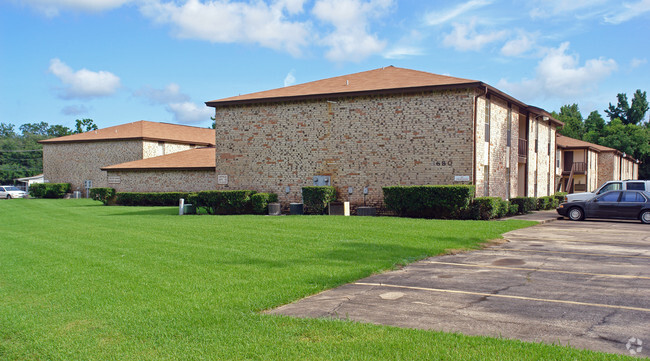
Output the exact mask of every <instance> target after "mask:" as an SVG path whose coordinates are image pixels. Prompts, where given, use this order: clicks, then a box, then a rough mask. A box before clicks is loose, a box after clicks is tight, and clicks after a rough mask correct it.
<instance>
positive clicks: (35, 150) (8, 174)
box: [0, 119, 97, 184]
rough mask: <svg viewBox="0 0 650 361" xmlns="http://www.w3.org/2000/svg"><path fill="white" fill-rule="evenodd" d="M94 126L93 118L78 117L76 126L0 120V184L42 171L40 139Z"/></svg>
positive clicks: (72, 132) (84, 130) (95, 127)
mask: <svg viewBox="0 0 650 361" xmlns="http://www.w3.org/2000/svg"><path fill="white" fill-rule="evenodd" d="M95 129H97V125H95V122H94V121H93V120H92V119H77V120H76V124H75V128H74V129H70V128H68V127H66V126H63V125H59V124H53V125H50V124H48V123H46V122H40V123H26V124H23V125H21V126H20V127H18V131H16V126H15V125H13V124H10V123H0V184H13V183H14V179H16V178H23V177H30V176H34V175H37V174H40V173H42V172H43V146H42V145H41V144H39V143H38V141H39V140H43V139H49V138H57V137H62V136H65V135H70V134H76V133H83V132H88V131H91V130H95Z"/></svg>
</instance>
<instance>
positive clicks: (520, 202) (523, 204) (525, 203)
mask: <svg viewBox="0 0 650 361" xmlns="http://www.w3.org/2000/svg"><path fill="white" fill-rule="evenodd" d="M510 203H511V204H516V205H517V208H518V212H519V214H527V213H530V212H531V211H534V210H537V198H533V197H514V198H511V199H510Z"/></svg>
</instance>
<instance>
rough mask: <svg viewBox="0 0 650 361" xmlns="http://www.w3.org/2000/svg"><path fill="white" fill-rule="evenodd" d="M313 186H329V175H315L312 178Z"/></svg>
mask: <svg viewBox="0 0 650 361" xmlns="http://www.w3.org/2000/svg"><path fill="white" fill-rule="evenodd" d="M313 180H314V186H329V185H331V184H330V180H331V178H330V176H328V175H315V176H314V178H313Z"/></svg>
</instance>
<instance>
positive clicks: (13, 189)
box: [7, 187, 20, 192]
mask: <svg viewBox="0 0 650 361" xmlns="http://www.w3.org/2000/svg"><path fill="white" fill-rule="evenodd" d="M7 190H8V191H12V192H15V191H19V190H20V189H18V188H17V187H7Z"/></svg>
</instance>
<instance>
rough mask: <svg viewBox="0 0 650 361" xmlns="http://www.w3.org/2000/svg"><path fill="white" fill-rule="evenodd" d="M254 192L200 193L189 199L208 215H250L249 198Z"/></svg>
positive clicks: (250, 205)
mask: <svg viewBox="0 0 650 361" xmlns="http://www.w3.org/2000/svg"><path fill="white" fill-rule="evenodd" d="M253 194H255V191H250V190H234V191H202V192H198V193H196V196H194V197H191V199H192V203H193V204H194V205H195V206H196V207H197V208H203V209H205V210H206V211H207V212H208V213H209V214H248V213H252V204H251V196H252V195H253Z"/></svg>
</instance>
